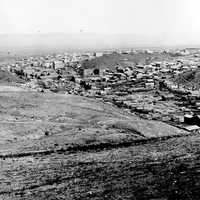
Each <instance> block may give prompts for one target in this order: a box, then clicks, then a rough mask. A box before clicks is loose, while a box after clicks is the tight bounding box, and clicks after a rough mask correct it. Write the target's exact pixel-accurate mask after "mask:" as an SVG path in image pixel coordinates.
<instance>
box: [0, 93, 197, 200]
mask: <svg viewBox="0 0 200 200" xmlns="http://www.w3.org/2000/svg"><path fill="white" fill-rule="evenodd" d="M0 102H1V107H0V112H1V119H0V127H1V129H0V135H1V139H0V158H1V169H0V179H1V182H0V198H1V199H12V200H13V199H156V198H157V199H158V198H160V199H189V197H192V199H198V197H199V194H198V192H197V191H198V189H199V178H200V177H199V164H200V163H199V150H200V149H199V141H200V137H199V136H198V135H187V133H186V132H180V131H179V130H178V129H176V128H173V127H171V126H168V125H166V124H164V123H159V124H158V123H157V122H150V121H144V120H140V119H138V118H137V117H135V116H133V115H130V114H127V113H124V112H123V111H121V110H119V109H117V108H114V107H112V106H110V105H109V104H108V105H107V104H103V103H101V102H98V101H96V100H91V99H87V98H84V97H78V96H70V95H69V96H64V95H57V94H56V95H55V94H38V93H34V92H32V93H30V92H29V93H28V92H2V93H0ZM169 135H170V136H171V137H162V136H169ZM177 135H179V136H177ZM158 136H159V138H158ZM160 137H161V138H160ZM172 196H173V197H172ZM190 199H191V198H190Z"/></svg>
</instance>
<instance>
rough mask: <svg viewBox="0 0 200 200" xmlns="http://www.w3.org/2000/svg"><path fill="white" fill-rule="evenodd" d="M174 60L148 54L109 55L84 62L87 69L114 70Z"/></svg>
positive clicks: (160, 55) (167, 55) (156, 54)
mask: <svg viewBox="0 0 200 200" xmlns="http://www.w3.org/2000/svg"><path fill="white" fill-rule="evenodd" d="M169 58H170V59H172V57H171V56H170V55H169V54H167V53H163V54H158V53H154V54H148V53H138V54H117V53H113V54H109V55H103V56H101V57H98V58H95V59H93V60H91V61H87V62H84V67H85V68H93V67H98V68H100V69H104V68H110V69H114V68H115V67H116V65H117V64H119V65H121V66H123V67H127V66H129V65H130V64H128V63H129V62H132V63H135V64H136V63H138V64H150V63H151V62H153V61H161V60H168V59H169Z"/></svg>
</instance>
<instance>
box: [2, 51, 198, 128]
mask: <svg viewBox="0 0 200 200" xmlns="http://www.w3.org/2000/svg"><path fill="white" fill-rule="evenodd" d="M115 53H116V52H115ZM117 53H118V54H121V55H123V54H125V55H127V54H137V53H140V54H142V53H145V54H149V55H150V56H151V54H154V53H155V52H154V51H150V50H145V51H144V50H140V51H126V52H125V51H122V52H117ZM157 54H158V56H159V54H164V55H165V54H167V55H170V59H162V60H159V59H158V60H156V59H155V60H153V61H152V62H151V63H149V64H142V63H135V62H132V61H128V60H127V59H124V62H126V67H124V66H123V64H119V63H118V64H116V66H114V67H113V68H112V69H111V68H109V67H108V68H101V67H99V66H94V67H93V68H84V67H83V65H82V63H83V62H84V61H86V60H87V61H90V60H93V59H95V58H97V57H100V56H102V53H79V54H77V53H76V54H75V53H73V54H62V55H61V54H59V55H48V56H41V57H30V58H23V59H21V60H18V61H16V62H15V63H13V64H10V65H5V66H4V68H6V70H8V71H10V72H12V73H14V74H16V75H18V76H19V77H21V78H22V79H24V80H26V84H25V86H26V87H30V88H32V89H35V90H37V91H40V92H59V93H66V94H75V95H82V96H87V97H90V98H100V99H102V100H103V101H105V102H109V103H112V104H114V105H116V106H118V107H120V108H123V109H126V110H127V111H129V112H133V113H135V114H137V115H138V116H140V117H141V118H144V119H151V120H159V121H165V122H167V123H170V124H172V125H175V126H178V127H180V128H184V129H187V130H189V131H192V132H193V131H199V130H200V92H199V91H198V90H195V88H194V87H187V88H186V87H185V86H184V85H181V84H179V83H177V82H176V81H174V80H175V78H176V77H177V76H178V75H179V74H181V73H183V72H185V71H187V70H196V69H198V68H199V67H200V52H199V50H195V51H194V50H193V51H189V50H181V51H180V50H179V51H176V52H174V51H168V52H166V51H164V52H163V51H160V52H157ZM127 63H128V66H127Z"/></svg>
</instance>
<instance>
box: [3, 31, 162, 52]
mask: <svg viewBox="0 0 200 200" xmlns="http://www.w3.org/2000/svg"><path fill="white" fill-rule="evenodd" d="M164 46H166V43H165V42H164V41H163V38H162V37H152V36H148V37H147V36H141V35H134V34H95V33H75V34H64V33H53V34H41V33H37V34H0V51H5V50H6V51H11V52H12V51H19V50H20V51H31V52H32V51H55V50H57V51H59V50H60V51H62V50H68V51H71V50H72V51H76V50H77V51H80V50H102V49H104V50H108V49H119V48H120V49H130V48H141V47H145V48H149V47H157V48H162V47H164Z"/></svg>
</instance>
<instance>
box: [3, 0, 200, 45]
mask: <svg viewBox="0 0 200 200" xmlns="http://www.w3.org/2000/svg"><path fill="white" fill-rule="evenodd" d="M80 32H81V33H106V34H107V33H108V34H113V33H115V34H116V33H117V34H119V33H122V34H127V33H128V34H136V35H141V36H143V37H147V38H154V39H155V38H159V39H160V40H165V42H166V43H167V42H169V43H173V42H174V43H184V44H185V43H193V44H197V43H198V44H200V0H0V33H80Z"/></svg>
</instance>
